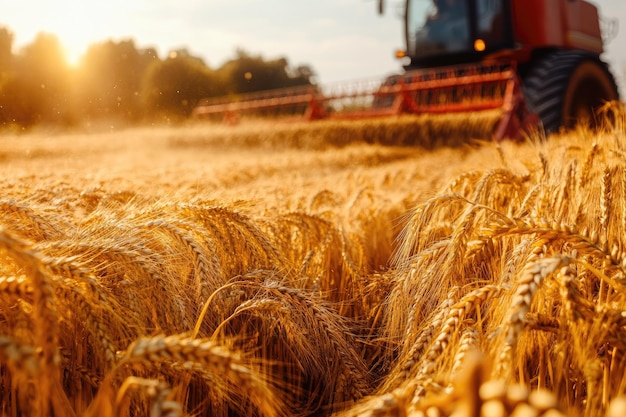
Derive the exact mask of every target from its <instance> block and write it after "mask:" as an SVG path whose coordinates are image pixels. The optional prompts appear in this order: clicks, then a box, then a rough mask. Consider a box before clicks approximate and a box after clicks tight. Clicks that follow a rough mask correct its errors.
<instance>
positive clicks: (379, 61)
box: [0, 0, 626, 95]
mask: <svg viewBox="0 0 626 417" xmlns="http://www.w3.org/2000/svg"><path fill="white" fill-rule="evenodd" d="M386 3H387V11H386V14H385V15H384V16H382V17H381V16H379V15H378V13H377V7H376V1H375V0H316V1H310V0H306V1H305V0H290V1H287V0H208V1H206V0H176V1H173V0H81V1H78V0H53V1H50V0H20V1H3V4H2V8H1V13H0V26H5V27H8V29H9V30H10V31H11V32H13V34H14V35H15V44H14V46H15V47H16V49H19V48H20V47H22V46H24V45H25V44H28V43H30V42H32V40H33V39H34V38H35V36H36V34H37V33H39V32H42V31H44V32H47V33H52V34H55V35H57V37H58V38H59V40H60V41H61V43H62V44H63V46H64V47H65V48H66V50H67V54H68V59H69V60H70V61H73V62H76V61H78V59H79V58H80V56H82V55H83V54H84V53H85V51H86V50H87V47H88V46H89V45H91V44H93V43H96V42H102V41H105V40H108V39H113V40H115V41H119V40H123V39H128V38H132V39H134V40H135V45H136V46H137V47H138V48H145V47H155V48H156V49H157V51H158V52H159V54H160V56H161V57H165V55H166V54H167V53H168V52H169V51H170V50H173V49H179V48H187V49H188V50H189V51H190V53H191V54H193V55H195V56H199V57H201V58H203V59H204V60H205V62H206V63H207V64H208V65H209V66H211V67H212V68H216V67H219V66H220V65H221V64H222V63H223V62H225V61H226V60H228V59H230V58H232V57H233V56H234V53H235V49H236V48H238V47H242V48H243V49H245V50H246V51H248V52H250V53H252V54H261V55H262V56H263V57H264V58H266V59H272V58H277V57H279V56H284V57H286V58H287V59H288V60H289V63H290V64H291V65H293V66H295V65H300V64H308V65H310V66H311V67H312V68H313V69H314V70H315V71H316V73H317V74H318V79H319V81H321V82H322V83H330V82H336V81H345V80H352V79H357V80H358V79H363V78H375V77H382V76H386V75H388V74H390V73H393V72H397V71H399V70H400V69H401V65H400V63H399V62H398V61H397V60H396V59H395V58H394V57H393V54H394V51H395V50H397V49H401V48H403V47H404V42H403V35H402V21H401V19H400V17H399V12H398V10H397V6H396V5H397V4H398V3H399V1H398V0H388V1H386ZM595 3H596V4H598V5H599V6H600V11H601V14H602V15H603V16H607V17H610V18H617V19H619V20H620V23H621V27H622V29H621V30H620V32H619V33H618V36H617V37H616V38H615V39H613V40H612V41H611V43H610V44H609V45H608V46H607V54H606V57H605V58H606V59H607V60H608V61H609V63H610V64H611V66H612V69H613V73H614V75H615V76H616V77H617V78H619V79H620V80H621V79H622V78H623V74H624V72H625V70H626V1H623V0H596V1H595ZM623 94H624V95H626V92H625V93H623Z"/></svg>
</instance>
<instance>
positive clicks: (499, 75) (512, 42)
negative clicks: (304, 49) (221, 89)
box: [194, 0, 619, 140]
mask: <svg viewBox="0 0 626 417" xmlns="http://www.w3.org/2000/svg"><path fill="white" fill-rule="evenodd" d="M378 8H379V12H380V13H383V9H384V4H383V0H379V1H378ZM403 16H404V29H405V42H406V49H405V50H404V51H401V52H398V53H397V56H398V58H401V59H402V60H403V72H402V73H401V74H398V75H393V76H390V77H386V78H384V79H382V80H365V81H363V82H354V83H347V84H340V85H330V86H319V85H318V86H305V87H298V88H295V89H294V88H292V89H279V90H272V91H264V92H259V93H253V94H249V95H242V96H239V97H236V98H232V97H230V98H226V99H223V98H222V99H219V98H218V99H210V100H203V101H201V102H200V103H199V104H198V106H197V107H196V109H195V111H194V113H195V115H196V116H211V115H219V116H221V117H223V118H224V119H225V120H230V121H232V120H236V119H237V118H238V117H239V115H241V114H243V113H245V112H251V111H256V112H259V111H265V112H266V114H267V112H268V111H270V110H282V111H283V112H285V111H286V112H289V109H299V110H302V111H303V116H304V117H306V118H307V119H308V120H316V119H324V118H357V119H362V118H370V117H380V116H385V115H399V114H404V113H409V114H432V115H435V114H438V115H445V114H451V113H464V112H467V113H476V112H481V111H492V113H493V111H494V110H497V109H499V110H500V111H499V112H497V111H496V114H498V116H497V117H498V120H497V123H495V124H494V125H493V126H495V127H494V128H493V131H492V132H489V134H491V135H492V137H493V139H494V140H501V139H504V138H519V137H520V136H521V135H522V133H523V132H524V131H525V130H526V129H529V128H540V129H543V130H544V131H545V132H546V133H548V134H549V133H552V132H555V131H558V130H559V129H561V128H566V129H567V128H572V127H574V125H576V124H577V123H589V124H592V125H593V124H594V123H595V122H596V119H597V111H598V109H599V108H600V107H601V106H603V105H604V104H605V103H607V102H611V101H616V100H618V99H619V93H618V88H617V85H616V82H615V79H614V77H613V75H612V74H611V71H610V69H609V66H608V65H607V63H606V62H604V61H603V60H602V58H601V55H602V53H603V50H604V40H605V38H603V32H604V35H605V36H608V35H609V34H608V33H607V32H608V30H607V28H606V27H602V22H601V19H600V17H599V13H598V9H597V7H596V6H595V5H594V4H592V3H591V2H588V1H584V0H405V2H404V4H403Z"/></svg>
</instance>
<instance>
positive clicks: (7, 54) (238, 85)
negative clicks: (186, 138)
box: [0, 27, 315, 128]
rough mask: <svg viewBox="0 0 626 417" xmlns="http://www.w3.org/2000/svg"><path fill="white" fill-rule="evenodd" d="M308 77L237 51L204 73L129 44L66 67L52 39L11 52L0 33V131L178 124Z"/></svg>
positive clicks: (305, 70)
mask: <svg viewBox="0 0 626 417" xmlns="http://www.w3.org/2000/svg"><path fill="white" fill-rule="evenodd" d="M314 75H315V74H314V72H313V70H312V69H311V67H309V66H308V65H301V66H296V67H292V66H291V65H290V64H289V62H288V60H287V59H286V58H284V57H281V58H277V59H272V60H266V59H264V58H263V57H261V56H257V55H251V54H249V53H247V52H246V51H244V50H242V49H238V50H237V51H235V57H234V58H233V59H231V60H229V61H227V62H225V63H224V64H223V65H221V66H220V67H218V68H210V67H209V66H208V65H206V64H205V62H204V61H203V60H202V59H201V58H199V57H196V56H193V55H192V54H190V53H189V52H188V51H187V50H186V49H180V50H176V51H171V52H170V53H169V54H168V56H167V57H165V58H160V57H159V56H158V54H157V51H156V50H155V49H154V48H138V47H137V46H136V45H135V42H134V41H133V40H132V39H127V40H121V41H113V40H107V41H103V42H101V43H97V44H93V45H91V46H89V48H88V49H87V51H86V53H85V54H84V56H83V57H82V59H81V61H80V63H79V65H78V66H77V67H71V66H70V65H69V64H68V63H67V60H66V58H65V54H64V51H63V47H62V45H61V43H60V41H59V40H58V38H57V37H56V36H55V35H52V34H47V33H40V34H38V35H37V36H36V38H35V39H34V40H33V41H32V42H31V43H30V44H28V45H26V46H24V47H23V48H21V49H20V50H19V51H17V52H14V51H13V34H12V33H11V32H10V31H9V30H8V29H7V28H1V27H0V126H3V127H20V128H28V127H32V126H36V125H52V126H62V127H66V126H75V125H83V124H85V123H98V122H99V121H102V122H111V121H117V122H123V123H128V124H134V123H143V122H150V121H163V120H167V121H180V120H184V119H186V118H188V117H189V116H190V115H191V112H192V110H193V108H194V107H195V106H196V104H197V102H198V101H199V100H201V99H203V98H210V97H217V96H223V95H231V94H241V93H248V92H254V91H262V90H268V89H273V88H282V87H295V86H300V85H310V84H312V83H313V80H314Z"/></svg>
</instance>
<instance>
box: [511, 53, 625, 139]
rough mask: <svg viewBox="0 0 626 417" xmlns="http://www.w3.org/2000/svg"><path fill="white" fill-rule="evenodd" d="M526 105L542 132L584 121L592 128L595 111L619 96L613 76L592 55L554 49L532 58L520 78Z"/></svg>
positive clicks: (549, 131) (595, 121)
mask: <svg viewBox="0 0 626 417" xmlns="http://www.w3.org/2000/svg"><path fill="white" fill-rule="evenodd" d="M523 80H524V95H525V97H526V100H527V104H528V108H529V109H530V110H531V111H534V112H535V113H536V114H537V115H538V116H539V119H540V120H541V123H542V125H543V130H544V131H545V133H546V134H550V133H554V132H557V131H559V129H561V128H564V129H571V128H573V127H575V126H576V125H577V124H579V123H580V124H583V123H586V124H588V125H590V126H591V127H595V126H596V125H597V123H598V118H597V111H598V109H599V108H601V107H602V106H603V105H604V104H605V103H607V102H610V101H615V100H618V99H619V93H618V90H617V84H616V83H615V78H614V77H613V75H612V74H611V72H610V71H609V69H608V66H607V65H606V64H605V63H604V62H602V61H600V60H599V59H598V58H597V57H595V56H594V55H591V54H588V53H585V52H580V51H557V52H553V53H551V54H548V55H545V56H543V57H542V58H541V59H539V60H538V61H536V62H535V63H534V64H533V65H532V66H531V68H530V69H529V71H528V72H527V73H526V74H525V76H524V77H523Z"/></svg>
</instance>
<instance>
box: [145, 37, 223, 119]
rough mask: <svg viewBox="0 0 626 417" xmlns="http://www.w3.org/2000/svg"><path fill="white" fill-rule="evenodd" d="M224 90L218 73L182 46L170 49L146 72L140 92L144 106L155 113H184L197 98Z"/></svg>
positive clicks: (180, 114)
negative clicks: (179, 48) (173, 49)
mask: <svg viewBox="0 0 626 417" xmlns="http://www.w3.org/2000/svg"><path fill="white" fill-rule="evenodd" d="M225 93H226V89H225V88H224V85H223V83H222V82H221V80H220V79H219V78H218V75H217V74H216V73H215V72H214V71H212V70H211V69H210V68H209V67H207V65H205V63H204V61H202V59H200V58H197V57H194V56H192V55H190V54H189V52H188V51H187V50H185V49H181V50H178V51H172V52H171V53H170V54H169V57H168V58H167V59H165V60H163V61H158V62H155V63H154V64H153V65H152V66H151V67H150V69H149V71H148V73H147V74H146V77H145V80H144V83H143V88H142V96H143V97H144V100H145V108H146V110H147V111H148V112H149V113H151V114H153V115H158V116H167V117H171V116H173V117H176V118H182V117H187V116H189V115H190V114H191V112H192V110H193V109H194V107H195V106H196V104H197V103H198V101H199V100H201V99H203V98H206V97H214V96H218V95H223V94H225Z"/></svg>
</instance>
